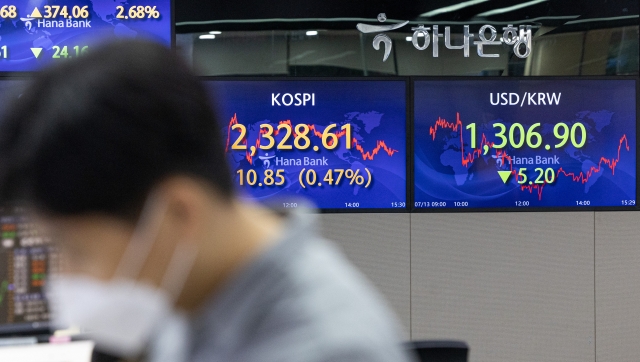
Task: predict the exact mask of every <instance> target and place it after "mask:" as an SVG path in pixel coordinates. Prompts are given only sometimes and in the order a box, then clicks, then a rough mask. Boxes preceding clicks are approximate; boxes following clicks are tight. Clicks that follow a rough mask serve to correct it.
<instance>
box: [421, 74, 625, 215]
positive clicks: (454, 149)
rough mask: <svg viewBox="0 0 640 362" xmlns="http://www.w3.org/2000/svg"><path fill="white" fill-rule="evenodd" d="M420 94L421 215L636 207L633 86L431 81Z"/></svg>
mask: <svg viewBox="0 0 640 362" xmlns="http://www.w3.org/2000/svg"><path fill="white" fill-rule="evenodd" d="M414 92H415V93H414V97H415V99H414V118H415V124H414V136H413V137H414V148H415V149H414V176H415V180H414V182H415V186H414V195H415V197H414V200H413V206H414V208H415V209H449V210H450V209H455V208H458V209H463V208H514V209H518V208H524V209H526V208H536V207H543V208H559V207H572V208H597V207H615V208H625V207H629V208H631V207H635V205H636V81H635V80H627V79H620V80H566V79H553V80H507V79H505V80H486V79H482V80H447V81H444V80H443V81H440V80H438V81H426V80H425V81H416V82H415V88H414Z"/></svg>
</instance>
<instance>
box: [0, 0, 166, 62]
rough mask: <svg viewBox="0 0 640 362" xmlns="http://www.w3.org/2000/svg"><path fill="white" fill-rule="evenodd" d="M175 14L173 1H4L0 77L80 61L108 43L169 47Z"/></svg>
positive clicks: (0, 16) (0, 12) (0, 26)
mask: <svg viewBox="0 0 640 362" xmlns="http://www.w3.org/2000/svg"><path fill="white" fill-rule="evenodd" d="M171 11H172V9H171V0H153V1H150V0H55V1H54V0H17V1H5V2H0V20H1V22H0V72H11V71H32V70H37V69H39V68H41V67H42V66H43V65H46V64H49V63H52V62H59V61H64V60H65V59H68V58H75V57H80V56H82V55H83V54H86V53H87V52H90V51H91V48H92V47H94V46H96V45H97V44H98V43H99V42H102V41H106V40H109V39H118V38H145V39H150V40H154V41H157V42H160V43H163V44H166V45H167V46H170V45H171V44H172V26H173V24H172V14H171Z"/></svg>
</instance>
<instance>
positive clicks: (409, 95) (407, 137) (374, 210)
mask: <svg viewBox="0 0 640 362" xmlns="http://www.w3.org/2000/svg"><path fill="white" fill-rule="evenodd" d="M198 78H199V79H200V81H203V82H225V81H226V82H230V81H231V82H232V81H248V82H354V81H357V82H404V85H405V100H404V102H405V107H406V109H405V132H406V135H405V143H406V146H405V149H406V159H405V169H406V171H405V176H406V177H405V178H406V180H405V198H406V202H405V207H398V208H344V209H332V208H317V209H315V210H316V211H317V212H319V213H321V214H343V213H347V214H354V213H355V214H365V213H385V214H387V213H408V212H409V210H410V207H411V205H410V202H411V201H410V200H411V197H412V189H411V187H412V184H413V183H412V180H411V178H410V177H409V176H410V172H409V170H410V169H411V166H412V163H411V162H413V160H412V156H413V148H412V147H413V145H412V143H411V141H412V140H411V136H412V132H411V130H410V128H409V127H411V125H412V123H413V122H412V119H411V116H412V113H411V111H412V107H410V104H409V103H408V102H409V100H411V99H412V98H413V97H412V96H413V94H412V89H411V87H412V83H411V82H410V77H360V78H357V77H344V78H340V77H327V78H323V77H295V78H292V77H268V78H267V77H235V76H206V77H198ZM411 105H412V104H411ZM281 210H286V209H285V208H282V209H281Z"/></svg>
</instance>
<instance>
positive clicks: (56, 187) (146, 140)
mask: <svg viewBox="0 0 640 362" xmlns="http://www.w3.org/2000/svg"><path fill="white" fill-rule="evenodd" d="M150 194H153V195H155V199H157V200H162V205H163V208H162V210H163V211H161V212H159V213H155V214H158V215H155V214H154V217H155V218H158V219H161V220H162V221H161V225H160V226H159V227H160V233H159V234H158V235H157V238H158V241H159V242H156V244H157V245H165V247H164V250H160V251H158V252H157V253H156V254H158V255H155V256H154V255H150V257H151V258H156V259H154V262H155V264H154V265H155V266H157V269H158V270H159V271H162V270H164V267H165V266H166V265H167V263H168V259H169V257H170V256H171V254H172V251H173V247H174V245H175V244H176V243H178V242H180V241H181V240H182V239H185V238H186V239H197V236H196V235H192V234H193V233H194V232H197V231H195V230H196V229H197V228H196V227H194V225H195V223H201V224H202V223H206V222H209V221H210V220H208V221H205V220H202V218H200V219H198V217H200V216H199V215H202V214H203V213H202V212H200V211H202V209H203V208H216V207H217V208H219V209H224V208H225V207H226V206H227V204H228V205H230V204H231V203H232V202H233V192H232V179H231V176H230V172H229V169H228V167H227V165H226V163H225V155H224V149H223V145H222V137H221V134H220V131H219V125H218V122H217V119H216V116H215V113H214V112H213V110H212V109H211V105H210V101H209V99H208V96H207V93H206V91H205V89H204V88H203V85H202V84H201V83H200V82H199V80H198V79H197V78H196V77H195V76H194V75H193V74H192V73H191V71H190V70H189V68H188V66H187V65H186V64H185V63H183V61H182V60H181V59H180V58H179V57H178V56H177V55H176V54H174V52H173V51H171V50H170V49H168V48H165V47H163V46H161V45H158V44H154V43H150V42H143V41H122V42H115V43H111V44H107V45H105V46H102V47H100V48H96V49H92V51H91V52H89V53H88V54H87V55H84V56H82V57H79V58H77V59H72V60H68V61H65V62H61V63H60V64H57V65H55V66H53V67H51V68H48V69H46V70H44V71H42V72H41V73H38V74H36V75H34V79H33V81H31V82H30V84H29V85H28V87H27V88H26V90H24V92H23V93H22V94H21V96H20V97H19V98H18V99H17V101H15V103H13V104H12V105H10V106H9V110H8V112H7V113H6V114H5V115H4V116H3V117H2V118H1V119H0V202H12V203H21V204H26V205H27V206H30V207H31V208H32V209H33V210H35V211H36V214H37V215H39V220H41V221H43V223H42V224H43V225H44V226H46V230H47V231H49V232H51V233H52V236H54V239H56V240H60V241H61V243H62V246H63V250H66V251H67V252H68V255H67V257H68V258H69V261H70V263H69V265H70V267H71V269H72V272H74V273H79V274H88V275H91V276H93V277H97V278H100V279H109V278H111V276H112V275H113V273H114V271H115V269H116V267H117V265H118V263H119V262H120V258H121V257H122V255H123V254H124V250H125V248H126V246H127V245H128V242H129V240H130V238H131V236H132V234H133V229H134V226H135V225H136V224H137V223H138V220H139V217H140V215H141V211H142V209H143V206H144V205H145V202H146V200H148V198H149V195H150ZM162 240H166V242H163V241H162ZM156 249H157V248H156ZM154 251H156V250H155V249H154ZM163 256H164V257H163ZM163 258H164V259H163ZM152 269H153V268H151V269H150V270H147V271H143V273H148V274H149V275H153V274H154V271H153V270H152ZM152 279H153V278H152Z"/></svg>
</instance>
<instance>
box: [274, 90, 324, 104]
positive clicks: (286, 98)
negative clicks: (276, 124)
mask: <svg viewBox="0 0 640 362" xmlns="http://www.w3.org/2000/svg"><path fill="white" fill-rule="evenodd" d="M308 105H310V106H315V105H316V94H315V93H293V94H292V93H282V94H281V93H271V106H272V107H282V106H284V107H291V106H293V107H304V106H308Z"/></svg>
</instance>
